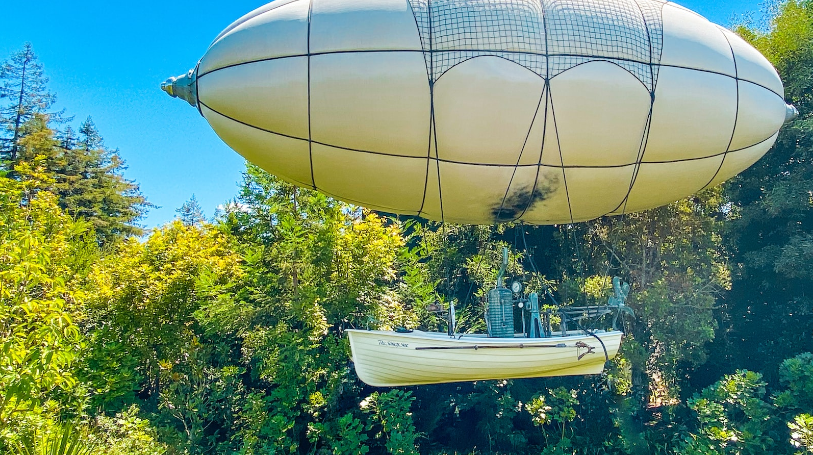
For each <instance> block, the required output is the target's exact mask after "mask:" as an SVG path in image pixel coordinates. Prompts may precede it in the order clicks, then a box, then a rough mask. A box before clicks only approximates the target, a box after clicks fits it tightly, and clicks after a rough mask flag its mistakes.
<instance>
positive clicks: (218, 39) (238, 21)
mask: <svg viewBox="0 0 813 455" xmlns="http://www.w3.org/2000/svg"><path fill="white" fill-rule="evenodd" d="M298 1H299V0H291V1H289V2H286V3H282V4H280V5H274V6H273V7H271V8H268V9H267V10H265V11H260V12H258V13H257V14H254V15H253V16H250V17H246V18H241V19H243V20H240V19H237V20H236V21H235V22H234V23H232V24H230V25H229V26H228V27H226V29H225V30H223V31H222V32H220V34H219V35H217V37H216V38H215V39H214V41H212V43H211V44H209V47H208V49H211V47H212V46H214V44H215V43H216V42H218V41H220V39H221V38H223V37H225V36H226V35H228V34H229V32H231V31H232V30H234V29H236V28H237V27H239V26H241V25H243V24H245V23H246V22H248V21H250V20H252V19H254V18H256V17H260V16H262V15H263V14H265V13H267V12H269V11H273V10H275V9H277V8H282V7H283V6H285V5H290V4H292V3H296V2H298ZM265 6H268V5H265ZM262 8H264V6H261V7H260V8H259V9H262ZM248 14H251V13H248Z"/></svg>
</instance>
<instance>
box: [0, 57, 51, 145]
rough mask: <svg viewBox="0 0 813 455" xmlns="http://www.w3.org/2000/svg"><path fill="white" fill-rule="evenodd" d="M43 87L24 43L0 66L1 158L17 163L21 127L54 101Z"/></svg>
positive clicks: (42, 78)
mask: <svg viewBox="0 0 813 455" xmlns="http://www.w3.org/2000/svg"><path fill="white" fill-rule="evenodd" d="M47 84H48V78H47V77H45V76H44V74H43V69H42V64H41V63H39V62H38V61H37V56H36V54H34V49H33V48H32V47H31V43H25V44H24V45H23V49H22V50H21V51H19V52H17V53H15V54H13V55H12V56H11V57H10V58H9V59H8V60H6V61H5V62H4V63H3V64H2V66H0V99H4V100H7V103H8V104H7V105H5V106H0V127H2V135H3V137H2V142H1V144H2V148H1V149H0V150H2V157H3V158H6V159H11V160H12V161H14V160H16V159H17V153H18V151H19V147H20V139H21V137H22V133H23V131H22V128H23V125H25V123H26V122H28V121H29V120H31V119H32V118H33V117H34V115H36V114H45V113H46V111H47V110H48V109H49V108H50V107H51V105H52V104H53V103H54V101H55V99H56V97H55V96H54V95H52V94H51V93H48V90H47V87H46V85H47Z"/></svg>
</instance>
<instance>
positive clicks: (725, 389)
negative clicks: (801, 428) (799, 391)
mask: <svg viewBox="0 0 813 455" xmlns="http://www.w3.org/2000/svg"><path fill="white" fill-rule="evenodd" d="M764 396H765V382H763V381H762V375H761V374H759V373H754V372H751V371H745V370H741V371H738V372H737V373H735V374H731V375H727V376H725V378H723V379H722V380H721V381H719V382H717V383H715V384H714V385H711V386H709V387H707V388H705V389H703V391H702V392H701V393H700V394H698V395H695V397H694V398H692V399H690V400H689V407H690V408H691V409H692V410H693V411H695V412H696V413H697V416H698V420H699V422H700V428H699V433H698V434H696V435H692V437H691V438H689V439H688V440H687V441H686V444H685V446H684V447H683V448H682V449H681V453H684V454H700V453H732V454H749V453H752V454H762V453H766V452H772V447H773V444H774V442H775V441H774V440H773V439H772V438H771V436H770V432H769V429H770V422H769V421H770V419H771V413H772V412H771V411H772V406H771V404H770V403H768V402H766V401H765V400H764Z"/></svg>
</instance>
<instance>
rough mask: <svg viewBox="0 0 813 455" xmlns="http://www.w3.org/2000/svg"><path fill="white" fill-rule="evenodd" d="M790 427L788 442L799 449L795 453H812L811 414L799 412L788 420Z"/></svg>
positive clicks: (812, 428)
mask: <svg viewBox="0 0 813 455" xmlns="http://www.w3.org/2000/svg"><path fill="white" fill-rule="evenodd" d="M788 428H790V431H791V433H790V443H791V445H792V446H793V447H795V448H797V449H800V450H798V451H797V452H796V454H805V453H813V416H811V415H810V414H799V415H797V416H796V417H794V418H793V422H788Z"/></svg>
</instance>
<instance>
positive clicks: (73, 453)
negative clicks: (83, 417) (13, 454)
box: [18, 425, 94, 455]
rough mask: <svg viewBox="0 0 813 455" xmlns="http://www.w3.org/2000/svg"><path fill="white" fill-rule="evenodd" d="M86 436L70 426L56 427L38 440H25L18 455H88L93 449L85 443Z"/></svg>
mask: <svg viewBox="0 0 813 455" xmlns="http://www.w3.org/2000/svg"><path fill="white" fill-rule="evenodd" d="M85 438H86V435H84V434H82V433H81V432H80V431H79V430H77V429H76V428H74V427H73V426H71V425H65V426H62V427H61V428H60V427H57V428H56V429H55V431H54V432H52V433H45V434H43V435H42V436H40V437H38V438H36V437H35V438H30V439H29V438H26V439H24V440H23V442H22V443H21V444H20V445H19V448H18V453H19V455H90V454H91V453H93V449H94V447H93V446H92V445H89V444H87V443H86V442H85Z"/></svg>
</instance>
